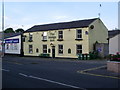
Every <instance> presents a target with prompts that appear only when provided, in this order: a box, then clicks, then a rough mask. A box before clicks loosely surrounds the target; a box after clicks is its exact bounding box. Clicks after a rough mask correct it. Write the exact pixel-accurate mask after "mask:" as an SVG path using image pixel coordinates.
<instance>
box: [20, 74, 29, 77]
mask: <svg viewBox="0 0 120 90" xmlns="http://www.w3.org/2000/svg"><path fill="white" fill-rule="evenodd" d="M19 75H22V76H24V77H28V75H26V74H23V73H19Z"/></svg>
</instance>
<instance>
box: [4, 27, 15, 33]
mask: <svg viewBox="0 0 120 90" xmlns="http://www.w3.org/2000/svg"><path fill="white" fill-rule="evenodd" d="M4 33H15V31H14V30H13V28H7V29H5V31H4Z"/></svg>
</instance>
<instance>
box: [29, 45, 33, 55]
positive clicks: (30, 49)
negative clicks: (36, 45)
mask: <svg viewBox="0 0 120 90" xmlns="http://www.w3.org/2000/svg"><path fill="white" fill-rule="evenodd" d="M30 46H32V47H30ZM29 53H33V45H29Z"/></svg>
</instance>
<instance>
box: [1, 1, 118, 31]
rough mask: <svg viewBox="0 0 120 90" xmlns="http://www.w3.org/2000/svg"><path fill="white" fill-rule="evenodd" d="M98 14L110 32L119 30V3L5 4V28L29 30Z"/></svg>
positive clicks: (95, 16)
mask: <svg viewBox="0 0 120 90" xmlns="http://www.w3.org/2000/svg"><path fill="white" fill-rule="evenodd" d="M100 4H101V7H100ZM1 5H2V4H1V2H0V12H2V9H1ZM98 13H101V16H100V18H101V20H102V21H103V22H104V24H105V25H106V27H107V28H108V29H109V30H111V29H115V28H118V2H5V16H4V17H5V28H9V27H12V28H13V29H14V30H16V29H18V28H23V29H25V30H27V29H28V28H30V27H32V26H34V25H40V24H48V23H57V22H67V21H74V20H82V19H90V18H97V17H98ZM1 19H2V15H1V13H0V21H2V20H1ZM1 23H2V22H0V31H1Z"/></svg>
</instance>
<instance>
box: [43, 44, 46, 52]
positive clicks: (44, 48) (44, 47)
mask: <svg viewBox="0 0 120 90" xmlns="http://www.w3.org/2000/svg"><path fill="white" fill-rule="evenodd" d="M43 53H47V45H43Z"/></svg>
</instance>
